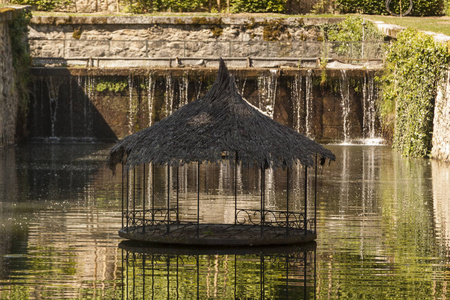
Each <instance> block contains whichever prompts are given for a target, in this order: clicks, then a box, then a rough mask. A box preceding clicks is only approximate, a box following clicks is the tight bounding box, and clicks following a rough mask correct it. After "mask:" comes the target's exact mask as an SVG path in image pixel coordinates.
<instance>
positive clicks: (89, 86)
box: [84, 76, 95, 138]
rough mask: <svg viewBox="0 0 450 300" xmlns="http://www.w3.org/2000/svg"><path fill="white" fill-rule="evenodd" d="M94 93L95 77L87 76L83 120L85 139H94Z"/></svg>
mask: <svg viewBox="0 0 450 300" xmlns="http://www.w3.org/2000/svg"><path fill="white" fill-rule="evenodd" d="M94 91H95V77H94V76H88V78H87V83H86V87H85V95H86V99H85V101H84V120H85V122H86V131H85V137H86V138H93V137H94V116H93V105H92V101H93V100H94V95H95V93H94Z"/></svg>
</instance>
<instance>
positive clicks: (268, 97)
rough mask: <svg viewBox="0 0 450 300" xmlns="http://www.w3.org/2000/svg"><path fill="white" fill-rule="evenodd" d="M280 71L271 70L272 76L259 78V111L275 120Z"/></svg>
mask: <svg viewBox="0 0 450 300" xmlns="http://www.w3.org/2000/svg"><path fill="white" fill-rule="evenodd" d="M277 84H278V71H277V70H270V75H269V76H266V75H262V76H259V77H258V90H259V109H260V110H261V111H263V112H264V113H266V114H267V115H268V116H270V117H271V118H273V113H274V109H275V97H276V95H277Z"/></svg>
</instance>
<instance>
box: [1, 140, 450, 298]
mask: <svg viewBox="0 0 450 300" xmlns="http://www.w3.org/2000/svg"><path fill="white" fill-rule="evenodd" d="M110 146H111V145H107V144H89V145H48V144H47V145H46V144H30V145H23V146H19V147H17V148H8V149H5V150H2V151H0V299H63V298H68V299H133V298H136V299H177V298H178V299H197V298H198V299H286V298H289V299H447V298H448V297H450V287H447V284H448V282H449V281H450V260H449V249H450V248H449V247H450V166H449V165H448V164H445V163H440V162H436V161H432V160H425V159H408V158H402V157H401V156H399V155H398V154H397V153H395V152H392V151H391V150H390V149H389V148H388V147H383V146H373V147H372V146H328V148H330V149H331V150H332V151H333V152H334V153H335V154H336V157H337V161H336V162H333V163H331V165H330V166H326V167H325V168H324V169H323V170H322V171H321V172H320V179H319V180H320V186H321V190H320V193H319V198H318V219H319V220H318V223H317V226H318V239H317V241H316V242H317V244H316V245H315V244H313V245H309V246H308V247H306V248H298V247H294V248H284V249H273V248H269V249H257V250H255V251H253V252H242V251H241V252H239V251H235V250H233V249H231V250H226V251H221V252H219V251H216V252H214V251H213V252H205V251H202V250H199V249H196V250H192V249H191V250H186V249H177V248H162V249H161V248H150V249H144V250H143V249H139V248H136V247H134V246H133V245H132V246H130V245H127V244H124V243H121V239H120V238H119V237H118V235H117V231H118V229H119V228H120V226H121V218H120V207H121V203H120V196H121V183H120V177H119V176H115V177H113V176H112V174H111V172H110V171H109V170H108V169H107V168H106V167H105V158H106V155H107V152H108V149H109V147H110ZM274 186H277V185H274ZM205 205H206V204H205ZM213 209H215V208H214V207H211V210H213ZM215 213H218V212H217V210H215Z"/></svg>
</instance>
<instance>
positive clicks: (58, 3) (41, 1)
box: [11, 0, 73, 11]
mask: <svg viewBox="0 0 450 300" xmlns="http://www.w3.org/2000/svg"><path fill="white" fill-rule="evenodd" d="M11 3H14V4H20V5H31V6H32V7H35V8H36V9H37V10H40V11H53V10H54V9H55V8H57V7H64V6H68V5H71V4H72V3H73V2H72V0H11Z"/></svg>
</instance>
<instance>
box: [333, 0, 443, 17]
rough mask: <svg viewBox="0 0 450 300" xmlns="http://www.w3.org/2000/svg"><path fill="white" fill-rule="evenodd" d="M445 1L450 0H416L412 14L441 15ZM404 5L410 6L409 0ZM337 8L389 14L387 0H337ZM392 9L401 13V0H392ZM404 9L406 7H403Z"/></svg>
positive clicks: (352, 11) (347, 11) (344, 11)
mask: <svg viewBox="0 0 450 300" xmlns="http://www.w3.org/2000/svg"><path fill="white" fill-rule="evenodd" d="M444 1H448V0H414V1H413V9H412V11H411V13H410V15H412V16H436V15H441V14H442V12H443V9H444ZM402 4H403V5H402V6H403V7H406V6H409V0H402ZM336 5H337V9H338V10H339V11H340V12H341V13H363V14H372V15H387V14H389V13H388V11H387V9H386V0H336ZM390 8H391V10H392V11H393V12H395V13H399V12H400V10H399V8H400V0H392V2H391V6H390ZM402 10H403V11H404V10H405V9H402Z"/></svg>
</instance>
